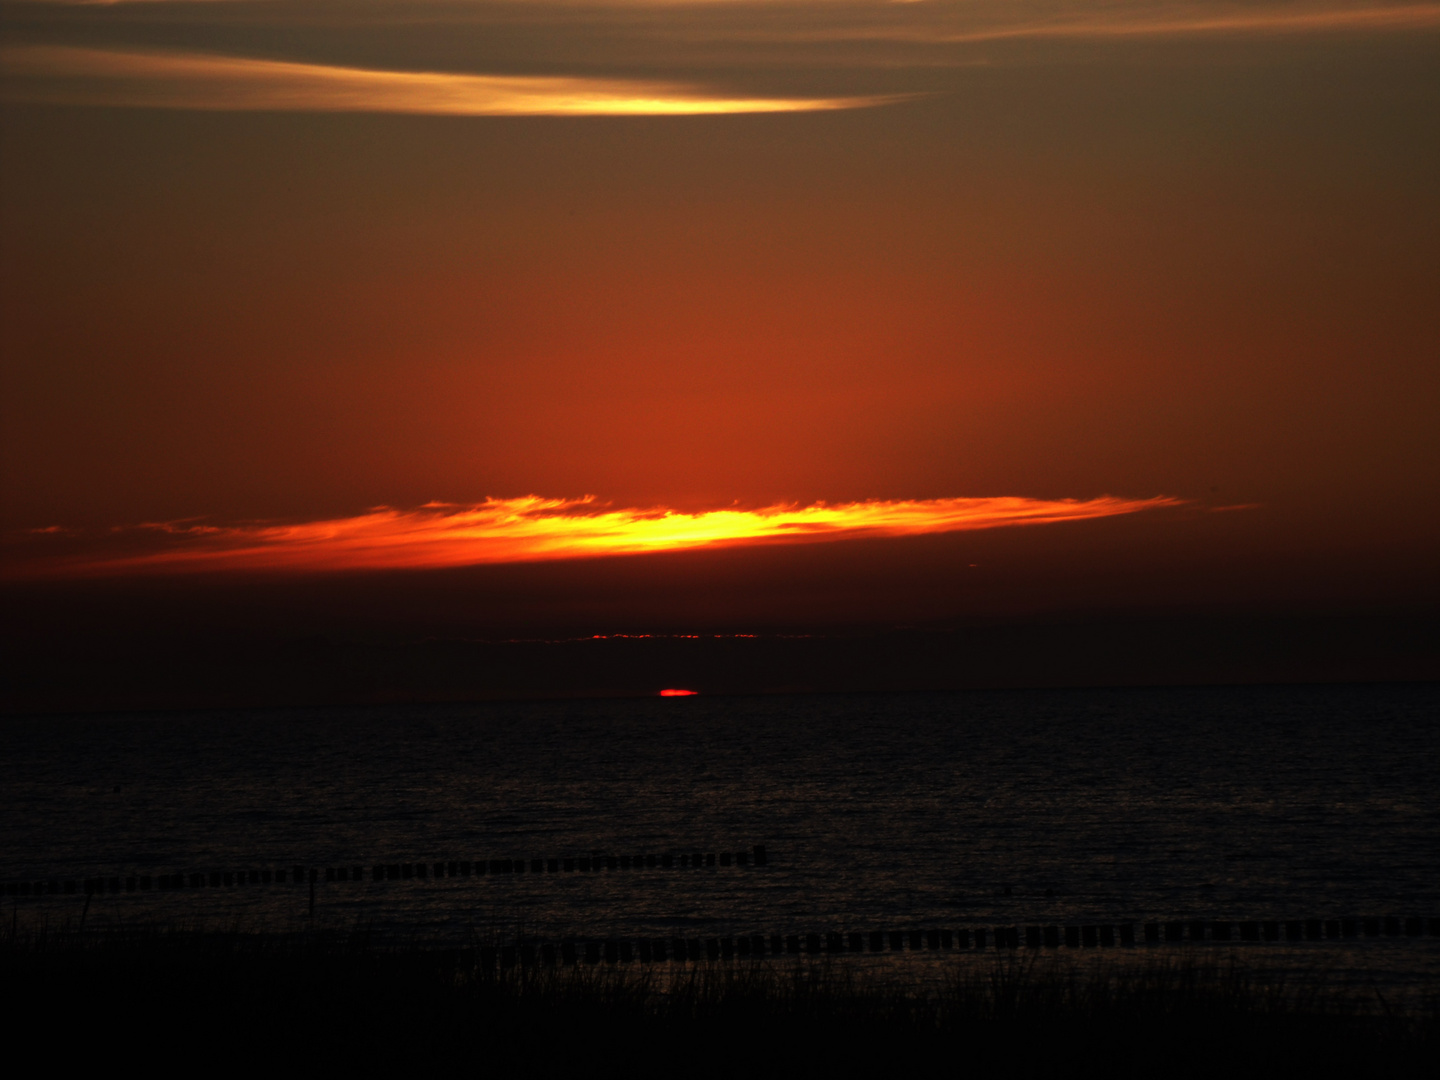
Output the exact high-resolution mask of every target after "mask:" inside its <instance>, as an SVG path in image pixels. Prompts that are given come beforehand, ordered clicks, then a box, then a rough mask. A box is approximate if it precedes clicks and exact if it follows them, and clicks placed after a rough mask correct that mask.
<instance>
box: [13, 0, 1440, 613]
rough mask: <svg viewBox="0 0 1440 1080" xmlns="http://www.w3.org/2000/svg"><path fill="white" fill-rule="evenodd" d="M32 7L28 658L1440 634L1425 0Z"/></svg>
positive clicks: (23, 521)
mask: <svg viewBox="0 0 1440 1080" xmlns="http://www.w3.org/2000/svg"><path fill="white" fill-rule="evenodd" d="M0 16H3V39H0V70H3V76H4V78H3V87H0V100H3V117H4V119H3V133H0V134H3V146H0V150H3V180H0V184H3V186H0V349H3V374H0V378H3V383H0V424H3V426H0V439H3V443H0V452H3V460H0V468H3V475H0V484H3V488H0V500H3V507H0V510H3V529H4V540H5V547H4V552H5V563H4V566H3V567H0V578H3V582H4V585H3V587H4V588H5V589H7V590H9V595H11V597H12V600H13V601H14V603H13V604H12V605H11V608H12V611H16V610H23V611H25V612H29V613H31V614H26V615H23V616H13V615H12V616H11V620H10V625H9V626H8V628H7V631H6V633H7V634H10V635H15V634H19V635H22V636H23V635H24V634H25V633H28V632H29V631H28V630H26V629H25V628H26V627H31V628H33V626H34V625H37V624H35V623H34V621H33V620H34V619H36V618H41V616H39V615H34V614H33V613H35V612H53V611H59V610H68V609H66V608H65V604H68V603H71V602H74V603H79V601H78V600H74V598H75V597H76V596H79V595H80V594H81V593H82V592H84V591H85V590H87V589H89V590H92V592H91V593H86V595H87V596H91V595H93V590H94V589H97V588H101V587H102V585H103V582H104V581H111V582H112V585H103V587H104V588H112V587H113V588H120V587H121V586H120V585H118V584H113V583H114V582H119V581H120V580H121V579H126V580H127V581H130V584H126V585H125V586H124V588H126V589H131V590H142V591H143V590H144V589H150V590H151V591H152V592H151V593H147V594H146V595H151V594H152V593H153V594H155V595H158V594H159V592H164V593H165V594H166V595H170V596H176V595H181V594H182V593H184V592H185V590H190V593H189V594H187V595H191V596H193V595H196V594H195V593H194V590H203V589H206V588H212V587H213V588H215V589H220V590H224V589H230V588H232V587H238V586H236V585H235V583H236V582H241V581H247V580H252V579H253V580H254V581H255V583H256V584H255V588H256V589H265V588H275V589H277V590H280V591H281V592H285V591H286V590H290V589H292V588H298V587H301V586H300V585H298V584H296V583H297V582H299V580H300V579H307V580H308V579H310V578H315V577H316V576H317V575H318V576H320V577H326V576H329V577H333V576H334V575H335V574H341V575H345V576H346V578H347V581H349V582H350V583H351V585H350V586H347V588H352V589H353V590H359V592H360V593H364V591H365V590H366V589H367V588H371V587H372V586H373V587H374V588H379V587H380V586H379V585H378V584H375V583H376V582H378V581H379V579H378V578H374V575H375V574H382V576H385V580H386V582H390V581H391V578H390V577H389V576H388V575H392V574H394V573H400V574H402V576H403V575H406V574H408V575H410V579H411V580H412V584H411V585H410V586H405V587H403V588H400V589H399V590H398V592H399V593H402V594H406V595H411V596H414V597H419V596H430V597H436V598H440V599H436V600H435V601H434V611H435V612H437V613H438V612H439V611H441V610H442V609H443V610H444V611H445V612H446V614H445V615H444V616H443V618H442V617H441V616H440V615H439V614H435V615H434V620H432V621H434V622H435V625H434V626H431V627H430V630H435V631H436V632H439V631H438V630H436V627H438V626H439V625H440V623H442V622H443V623H444V626H445V627H447V628H449V629H446V630H445V631H444V632H446V633H449V632H451V631H454V632H457V633H458V632H459V631H458V630H455V627H457V626H460V625H461V624H464V625H467V626H468V625H470V623H473V624H474V626H484V627H487V628H489V629H488V630H487V632H490V631H495V632H500V631H503V630H505V629H506V628H507V627H515V628H519V627H522V626H523V627H532V628H533V627H535V626H542V627H544V626H552V625H553V626H554V627H560V626H562V625H563V626H566V627H575V626H582V627H583V628H584V629H586V630H593V631H595V632H615V631H621V630H637V629H647V628H662V627H668V628H675V627H681V626H685V627H698V628H702V629H711V628H713V629H715V630H717V631H718V630H721V629H724V630H726V631H727V632H728V631H739V630H745V629H747V628H764V627H774V626H779V625H781V624H783V625H785V626H787V627H791V628H795V627H801V628H804V627H810V628H815V627H820V626H830V625H835V624H846V625H850V624H861V623H863V624H866V625H876V626H880V625H892V624H898V623H907V624H908V623H910V622H914V621H916V620H919V621H920V622H926V621H935V620H940V621H942V622H943V621H945V620H952V621H953V620H955V619H964V618H968V617H972V616H974V617H978V616H980V615H984V616H986V617H992V616H994V617H1007V618H1008V617H1028V616H1029V615H1030V614H1033V613H1036V612H1041V613H1043V612H1051V613H1055V612H1070V613H1074V612H1113V611H1146V612H1209V611H1230V612H1234V611H1245V612H1257V613H1268V614H1282V615H1286V616H1290V615H1304V614H1306V613H1312V614H1322V615H1334V614H1337V613H1346V612H1357V611H1358V612H1377V611H1386V610H1391V609H1397V610H1398V609H1404V610H1406V611H1410V612H1414V611H1420V612H1431V613H1433V612H1434V611H1435V610H1436V609H1437V602H1440V573H1437V566H1436V557H1435V553H1436V552H1437V551H1440V510H1437V505H1440V422H1437V416H1440V315H1437V313H1440V134H1437V131H1440V128H1437V122H1436V118H1437V117H1440V4H1425V3H1421V4H1385V3H1373V4H1372V3H1349V2H1342V3H1308V2H1305V0H1297V2H1269V0H1259V2H1251V3H1210V2H1199V3H1164V2H1161V3H1136V2H1123V0H1122V2H1116V3H1099V2H1088V0H1080V2H1068V3H1067V2H1052V0H1043V2H1033V3H1032V2H1024V0H1020V2H1011V0H969V2H947V0H933V2H932V0H921V2H917V3H905V4H899V3H882V2H849V0H834V2H830V0H812V2H798V3H795V2H784V0H780V2H773V3H749V2H744V0H734V2H729V0H716V2H687V0H670V2H660V3H645V2H612V3H605V2H600V3H532V2H528V0H502V2H486V0H473V2H455V3H450V2H447V3H430V2H426V0H272V2H265V3H252V2H248V0H233V2H232V0H212V2H180V3H172V2H163V0H159V2H139V0H137V2H118V3H90V4H68V3H54V2H48V0H46V2H32V3H13V2H8V0H7V2H3V3H0ZM1087 507H1088V508H1089V509H1085V508H1087ZM487 508H488V509H487ZM537 508H538V509H537ZM1066 508H1069V509H1066ZM1076 508H1079V509H1076ZM501 510H503V511H504V513H501V512H500V511H501ZM527 514H529V515H531V516H530V517H528V518H527V517H526V516H525V515H527ZM457 515H458V516H457ZM465 515H469V516H468V517H466V516H465ZM517 515H518V516H517ZM536 515H538V516H536ZM607 515H608V516H607ZM777 515H778V516H777ZM977 515H978V516H977ZM522 519H523V522H522V523H523V524H524V528H520V527H519V526H517V525H516V522H517V521H522ZM537 522H538V523H539V524H537ZM657 522H659V523H662V524H663V528H661V527H660V525H657V524H656V523H657ZM637 523H640V524H637ZM1022 524H1023V525H1024V526H1025V527H1023V528H1021V527H1018V526H1020V525H1022ZM657 529H658V530H659V531H657ZM417 530H418V531H417ZM437 530H438V531H437ZM517 530H518V531H517ZM781 533H783V534H784V535H783V536H781V535H780V534H781ZM542 534H543V537H542V539H543V543H542V542H541V540H537V539H535V537H537V536H541V535H542ZM642 534H643V539H642V540H637V539H636V537H637V536H642ZM557 537H558V539H557ZM617 537H618V539H617ZM357 538H358V539H357ZM777 538H778V539H782V540H783V541H784V543H781V544H780V545H779V547H778V548H777V546H776V541H777ZM821 539H823V540H825V541H827V542H826V543H823V544H821V543H818V542H807V541H812V540H813V541H818V540H821ZM697 548H698V549H701V550H696V549H697ZM380 549H384V550H385V552H387V554H385V555H384V556H383V557H382V556H378V555H376V554H375V552H376V551H377V550H380ZM402 549H403V554H402V555H396V554H395V552H396V551H398V550H402ZM781 549H783V550H781ZM367 553H368V554H367ZM597 556H600V557H599V558H597ZM537 562H544V563H545V564H546V567H548V569H547V568H546V567H540V568H526V567H530V566H531V564H534V563H537ZM502 564H503V565H502ZM511 564H514V566H515V567H516V569H509V570H507V569H505V568H504V567H505V566H508V565H511ZM602 564H604V565H602ZM497 566H498V567H500V568H499V569H496V567H497ZM442 567H443V568H447V569H446V572H447V573H450V572H451V571H454V570H455V569H456V568H462V569H463V568H465V567H474V568H475V570H474V572H473V573H472V574H470V576H468V577H465V578H464V579H463V583H460V584H457V583H456V582H457V581H458V580H459V579H452V578H451V577H447V578H445V581H446V584H444V585H443V587H442V586H440V585H437V584H435V582H436V581H438V580H439V579H436V578H434V574H433V573H432V571H433V572H439V571H438V569H437V568H442ZM487 568H488V569H487ZM196 570H200V571H203V573H202V574H200V575H198V576H197V575H196V574H195V573H194V571H196ZM382 572H383V573H382ZM277 573H280V574H282V576H288V578H289V579H290V581H291V585H283V584H282V585H276V584H274V576H275V575H276V574H277ZM515 574H521V575H522V576H523V575H539V576H538V577H534V578H533V579H531V578H527V579H526V580H527V581H530V584H529V585H527V586H526V587H525V588H524V589H521V588H519V586H517V585H516V584H515V582H516V581H518V580H519V579H518V578H516V577H515V576H514V575H515ZM177 575H179V576H180V577H183V578H184V579H185V580H186V581H188V582H189V584H177V583H176V580H174V579H175V578H176V576H177ZM427 575H430V576H429V577H427ZM506 575H509V576H506ZM546 575H549V576H548V577H547V576H546ZM802 578H803V579H804V581H805V584H804V586H803V588H802V587H800V586H799V585H795V583H796V582H798V581H800V580H801V579H802ZM131 579H133V580H131ZM141 579H143V580H144V581H145V582H149V583H150V584H148V585H142V584H141V583H139V582H140V580H141ZM201 579H203V581H202V580H201ZM372 579H373V580H372ZM367 581H368V582H371V584H368V585H367ZM427 582H428V583H427ZM622 582H623V584H621V583H622ZM97 583H100V584H97ZM722 583H723V584H722ZM787 583H788V584H787ZM792 585H793V586H794V589H793V590H792V591H787V589H789V588H790V587H791V586H792ZM305 587H308V586H305ZM384 588H385V589H389V590H392V592H394V591H395V588H394V587H393V586H392V585H390V584H386V585H385V586H384ZM157 590H158V592H157ZM167 590H169V591H168V592H167ZM176 590H179V592H177V591H176ZM427 590H428V591H427ZM457 590H458V592H457ZM527 590H529V591H528V592H527ZM502 594H503V597H502ZM126 595H127V596H133V595H138V594H135V593H126ZM226 595H230V594H229V593H227V594H226ZM286 595H291V594H290V593H286ZM357 595H358V594H357ZM525 595H531V596H534V597H541V596H543V597H544V599H543V603H542V602H541V601H539V600H537V601H536V603H535V604H530V605H527V603H525V602H524V599H523V597H524V596H525ZM457 597H464V598H465V601H464V603H460V602H459V601H458V600H457ZM717 597H719V599H717ZM16 598H18V599H16ZM66 598H69V599H66ZM567 598H569V599H567ZM177 602H178V601H177ZM187 602H188V601H187ZM429 602H430V601H425V602H423V603H422V602H421V601H418V600H415V601H407V603H408V604H410V607H409V608H407V611H409V614H407V616H406V618H407V619H409V620H410V621H409V622H407V623H406V625H407V626H409V627H411V628H412V629H414V628H415V627H420V628H422V629H423V628H424V627H425V626H426V625H427V619H429V618H430V616H429V615H427V614H426V610H427V609H426V606H425V605H426V604H428V603H429ZM86 603H89V601H88V600H87V601H86ZM127 603H129V601H127ZM157 603H158V601H157ZM277 603H278V601H277ZM162 606H163V605H162ZM459 609H463V610H464V612H465V614H464V615H463V616H461V615H456V611H457V610H459ZM87 610H90V609H88V608H87ZM107 610H108V609H107ZM166 610H169V609H166ZM187 610H188V609H187ZM277 610H278V609H277ZM287 610H288V609H287ZM375 610H377V611H378V610H387V611H388V610H391V609H390V608H387V607H386V606H385V605H384V604H379V603H378V602H377V606H376V608H375ZM44 617H45V618H51V617H52V616H50V615H46V616H44ZM156 617H157V618H159V616H156ZM54 618H55V619H58V620H59V621H58V623H57V625H59V624H63V622H64V619H62V618H60V617H59V616H54ZM106 618H107V619H112V618H113V612H112V614H111V615H110V616H107V617H106ZM177 618H178V616H177ZM187 618H188V616H187ZM457 620H458V622H457ZM467 620H468V621H467ZM42 621H43V620H42ZM162 621H163V620H162ZM47 625H49V624H47ZM55 632H57V633H58V632H60V631H58V630H57V631H55ZM407 632H409V631H407ZM415 632H416V633H419V632H420V630H418V629H417V630H415ZM427 632H428V631H427Z"/></svg>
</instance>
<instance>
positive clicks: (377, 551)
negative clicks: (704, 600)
mask: <svg viewBox="0 0 1440 1080" xmlns="http://www.w3.org/2000/svg"><path fill="white" fill-rule="evenodd" d="M1179 505H1181V500H1179V499H1174V498H1169V497H1166V496H1160V497H1156V498H1150V499H1125V498H1117V497H1115V496H1109V495H1106V496H1101V497H1100V498H1096V499H1027V498H1020V497H1013V496H1012V497H998V498H980V499H915V500H896V501H868V502H854V503H813V504H810V505H808V506H800V505H779V506H767V507H762V508H760V509H754V510H744V509H735V508H729V509H723V510H707V511H702V512H698V513H682V512H679V511H676V510H672V509H666V508H663V507H662V508H646V509H640V508H623V509H616V508H611V507H607V506H605V505H603V504H600V503H598V502H597V501H596V500H595V499H594V498H592V497H586V498H583V499H547V498H542V497H540V496H538V495H527V496H524V497H521V498H517V499H487V500H485V501H484V502H482V503H475V504H472V505H453V504H447V503H430V504H427V505H425V506H422V507H419V508H417V509H413V510H396V509H392V508H389V507H377V508H375V509H373V510H370V511H368V512H367V513H364V514H358V515H356V516H354V517H346V518H333V519H330V520H325V521H308V522H301V523H298V524H285V525H276V524H263V523H262V524H246V525H236V526H229V527H222V526H216V525H210V524H200V523H192V522H166V523H159V524H151V525H144V526H139V527H137V530H138V531H139V532H141V533H143V534H145V535H144V536H143V537H139V538H137V537H136V536H135V532H136V531H137V530H129V532H130V535H129V536H127V537H125V538H124V539H125V542H126V544H127V545H133V544H134V543H135V542H136V540H137V539H139V540H140V542H141V547H142V550H140V551H136V550H134V549H133V547H132V548H131V550H129V551H128V552H127V553H125V554H123V555H119V556H115V555H105V554H88V555H69V556H65V557H58V556H57V557H50V558H47V557H46V556H45V555H44V554H43V553H42V554H41V555H40V558H38V559H36V560H32V561H29V562H27V563H26V564H25V565H24V566H17V567H15V568H14V569H13V570H12V573H11V574H10V575H9V576H14V577H86V576H112V575H126V574H136V573H178V572H186V571H282V572H284V571H289V572H324V571H342V570H385V569H403V568H412V569H423V568H439V567H453V566H477V565H484V564H495V563H518V562H540V561H548V560H556V559H579V558H597V557H603V556H613V555H639V554H645V553H648V552H663V551H683V550H687V549H694V548H716V547H735V546H741V545H755V544H776V543H792V544H794V543H817V542H821V541H827V540H843V539H854V538H859V537H894V536H917V535H921V534H925V533H947V532H959V531H964V530H973V529H994V528H999V527H1002V526H1008V525H1044V524H1054V523H1056V522H1063V521H1084V520H1088V519H1093V518H1104V517H1114V516H1116V515H1120V514H1133V513H1136V512H1138V511H1142V510H1152V509H1156V508H1159V507H1168V506H1179Z"/></svg>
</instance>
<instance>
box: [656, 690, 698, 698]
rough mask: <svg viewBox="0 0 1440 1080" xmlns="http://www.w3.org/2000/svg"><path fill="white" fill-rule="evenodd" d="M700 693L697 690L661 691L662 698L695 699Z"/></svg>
mask: <svg viewBox="0 0 1440 1080" xmlns="http://www.w3.org/2000/svg"><path fill="white" fill-rule="evenodd" d="M697 693H699V691H696V690H661V691H660V696H661V697H694V696H695V695H696V694H697Z"/></svg>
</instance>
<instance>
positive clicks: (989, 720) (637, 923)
mask: <svg viewBox="0 0 1440 1080" xmlns="http://www.w3.org/2000/svg"><path fill="white" fill-rule="evenodd" d="M0 754H3V762H4V777H5V788H4V791H5V795H4V800H3V818H0V878H3V879H5V880H13V879H17V878H29V879H40V878H47V879H48V878H66V877H71V878H83V877H88V876H91V875H126V874H153V875H158V874H162V873H172V872H178V871H187V872H188V871H209V870H235V869H252V868H271V867H281V866H287V867H288V866H291V865H304V866H316V867H325V866H330V865H357V866H364V867H367V868H369V867H370V866H372V865H374V864H376V863H399V862H412V861H421V860H423V861H426V862H430V863H433V862H435V861H439V860H452V859H454V860H460V859H468V860H474V859H493V858H520V857H523V858H526V859H530V858H535V857H559V858H563V857H567V856H570V857H573V856H582V855H585V856H588V855H591V854H592V853H602V854H610V855H621V854H633V853H657V854H658V853H665V852H690V851H695V850H699V851H703V852H720V851H726V850H729V851H738V850H741V849H748V848H749V847H750V846H751V845H754V844H757V843H758V844H764V845H765V846H766V848H767V849H768V852H769V855H770V861H771V864H770V866H769V867H767V868H765V869H763V870H760V869H755V868H743V869H742V868H737V867H732V868H728V869H722V868H719V867H717V868H715V869H703V870H680V869H678V868H677V869H672V870H668V871H667V870H658V869H657V870H642V871H634V870H631V871H613V872H612V871H606V872H602V873H598V874H597V873H591V874H581V873H578V872H577V873H570V874H565V873H563V872H562V873H559V874H548V873H542V874H533V873H526V874H522V875H504V876H498V877H497V876H487V877H485V878H478V879H477V878H466V879H458V880H451V879H447V880H441V881H434V880H431V881H427V882H423V883H421V882H395V883H380V884H372V883H370V882H369V881H366V882H364V883H361V884H354V883H347V884H344V885H339V884H335V885H325V884H323V883H322V884H321V885H320V886H319V888H318V891H317V908H316V914H315V919H316V921H317V923H319V924H321V925H355V924H356V923H357V922H364V923H367V924H369V925H371V926H373V927H376V928H378V929H381V930H396V931H405V932H415V933H420V934H425V935H437V936H452V935H455V936H458V935H466V934H469V933H471V932H474V931H478V932H481V933H493V932H507V931H508V932H513V931H514V930H515V929H516V928H518V927H523V928H524V930H525V931H526V932H533V933H536V934H540V935H543V936H547V937H562V936H566V935H587V934H588V935H641V934H645V935H651V934H653V935H672V934H677V933H680V934H689V935H703V934H732V933H762V932H763V933H767V934H768V933H793V932H807V931H811V930H817V931H822V932H823V931H826V930H831V929H835V930H868V929H871V928H889V927H897V928H899V927H909V926H954V927H962V926H980V925H986V926H994V925H1002V924H1004V925H1010V924H1021V925H1024V924H1028V923H1042V924H1050V923H1057V924H1063V923H1074V922H1105V921H1111V922H1117V921H1122V920H1128V921H1135V922H1143V921H1147V920H1167V919H1189V918H1206V919H1218V918H1226V919H1232V920H1241V919H1286V918H1308V917H1316V918H1334V917H1339V916H1351V915H1358V916H1366V915H1381V916H1383V915H1391V914H1397V915H1402V916H1403V915H1422V916H1432V915H1440V688H1437V687H1435V686H1432V685H1416V686H1388V687H1387V686H1381V687H1375V686H1364V687H1338V688H1337V687H1300V688H1294V687H1275V688H1244V689H1180V690H1176V689H1164V690H1083V691H1068V692H994V693H953V694H943V695H942V694H936V695H856V696H813V697H767V698H714V699H705V698H689V699H654V700H625V701H588V702H564V703H546V704H523V705H477V706H397V707H388V708H374V709H356V710H343V709H336V710H306V711H293V712H255V713H244V712H226V713H203V714H199V713H197V714H170V715H156V716H143V715H127V716H110V717H75V718H54V717H51V718H43V719H19V720H8V721H4V722H3V723H0ZM117 789H118V790H117ZM368 876H369V875H368V874H367V877H368ZM306 892H307V890H305V889H304V888H295V887H292V886H274V885H270V886H246V887H244V888H240V887H236V888H232V889H227V890H216V889H201V890H185V891H183V892H180V893H148V894H141V893H135V894H126V893H122V894H120V895H118V896H108V895H107V896H105V897H100V898H97V899H96V900H95V901H94V902H93V903H92V905H91V908H90V910H89V912H88V914H87V918H88V919H90V920H94V921H95V922H106V921H115V920H123V921H128V922H145V921H150V920H152V919H153V920H164V919H172V918H174V917H177V916H181V917H185V918H197V917H200V918H212V917H213V918H225V919H231V920H235V919H239V920H242V921H243V922H244V923H245V924H246V925H251V926H255V927H262V928H263V927H273V928H285V929H289V928H293V927H295V926H297V925H303V924H304V923H305V922H306V920H307V918H308V898H307V897H306V896H305V893H306ZM6 899H7V902H8V903H9V904H10V905H11V906H12V907H13V908H14V909H15V913H14V914H13V916H12V917H14V918H17V919H18V918H20V917H21V913H22V912H23V915H24V917H25V918H27V919H33V918H42V917H43V918H48V919H58V918H63V917H74V916H76V915H77V914H78V911H79V909H80V907H81V905H82V904H83V903H84V900H83V897H81V896H73V897H64V896H60V897H53V898H52V897H45V898H43V899H36V898H30V899H23V898H21V899H10V898H6ZM1396 947H1398V946H1396V945H1395V943H1393V942H1390V943H1386V942H1381V943H1379V944H1376V945H1375V946H1374V949H1379V950H1383V949H1386V948H1389V949H1394V948H1396ZM1405 947H1407V948H1410V949H1411V952H1410V953H1407V954H1406V955H1408V956H1412V957H1417V958H1418V957H1419V956H1421V955H1422V954H1424V955H1427V956H1430V959H1429V960H1427V961H1426V964H1427V965H1433V962H1434V955H1433V954H1435V953H1436V951H1437V949H1440V946H1437V945H1436V944H1435V942H1434V939H1431V938H1425V939H1423V940H1422V941H1420V942H1410V943H1407V944H1406V946H1405ZM1415 950H1419V952H1416V951H1415ZM1379 956H1380V953H1379V952H1375V953H1372V957H1374V958H1378V957H1379ZM1384 962H1386V963H1388V962H1389V961H1384ZM1407 963H1408V961H1407Z"/></svg>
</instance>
